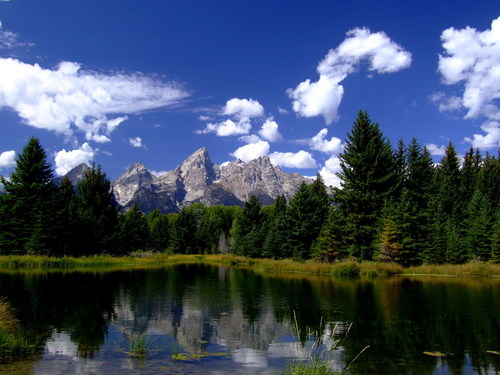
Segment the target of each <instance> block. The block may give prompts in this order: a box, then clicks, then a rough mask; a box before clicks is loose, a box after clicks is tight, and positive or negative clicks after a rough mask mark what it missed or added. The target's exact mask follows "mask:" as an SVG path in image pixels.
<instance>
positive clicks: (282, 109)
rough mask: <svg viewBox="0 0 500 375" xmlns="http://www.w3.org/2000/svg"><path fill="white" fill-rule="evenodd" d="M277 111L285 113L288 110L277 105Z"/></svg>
mask: <svg viewBox="0 0 500 375" xmlns="http://www.w3.org/2000/svg"><path fill="white" fill-rule="evenodd" d="M278 112H279V113H281V114H282V115H286V114H287V113H288V111H287V110H286V109H285V108H281V107H278Z"/></svg>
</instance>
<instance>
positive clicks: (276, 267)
mask: <svg viewBox="0 0 500 375" xmlns="http://www.w3.org/2000/svg"><path fill="white" fill-rule="evenodd" d="M190 263H204V264H215V265H226V266H230V267H236V268H245V269H251V270H255V271H262V272H266V273H275V274H280V273H283V274H290V273H296V274H311V275H317V276H341V277H359V276H367V277H390V276H397V275H399V276H440V277H458V276H460V277H462V276H466V277H489V278H492V277H494V278H496V277H500V264H493V263H486V262H478V261H475V262H470V263H466V264H460V265H452V264H443V265H435V264H428V265H421V266H415V267H409V268H403V267H402V266H401V265H398V264H395V263H381V262H355V261H349V260H346V261H342V262H335V263H320V262H315V261H305V262H298V261H294V260H290V259H283V260H272V259H264V258H247V257H243V256H237V255H232V254H213V255H201V254H190V255H165V254H154V253H137V254H134V255H133V256H125V257H114V256H86V257H61V258H56V257H49V256H38V255H19V256H17V255H7V256H0V271H9V270H20V269H22V270H36V271H42V270H43V271H45V270H46V271H53V270H62V271H80V270H82V271H85V270H92V271H95V270H101V271H111V270H127V269H149V268H159V267H164V266H168V265H174V264H190Z"/></svg>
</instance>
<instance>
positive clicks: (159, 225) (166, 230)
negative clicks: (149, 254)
mask: <svg viewBox="0 0 500 375" xmlns="http://www.w3.org/2000/svg"><path fill="white" fill-rule="evenodd" d="M147 219H148V226H149V236H148V247H149V248H150V249H152V250H153V251H163V250H166V249H167V247H168V243H169V239H170V224H169V220H168V217H167V215H163V214H162V213H161V212H160V210H158V209H156V210H153V211H151V212H150V214H149V215H148V218H147Z"/></svg>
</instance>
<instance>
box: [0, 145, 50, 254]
mask: <svg viewBox="0 0 500 375" xmlns="http://www.w3.org/2000/svg"><path fill="white" fill-rule="evenodd" d="M52 179H53V175H52V171H51V167H50V165H49V164H48V162H47V157H46V154H45V150H44V149H43V148H42V146H41V144H40V142H39V140H38V139H37V138H31V139H30V140H29V141H28V143H27V144H26V146H25V147H24V149H23V151H22V152H21V153H20V154H19V156H18V157H17V159H16V166H15V170H14V172H13V173H12V174H11V176H10V179H5V178H3V177H2V178H1V183H2V184H3V185H4V188H5V191H6V192H7V194H6V195H4V196H3V197H2V200H1V208H0V214H1V218H0V222H1V224H0V226H1V227H0V252H1V253H3V254H11V253H18V254H24V253H28V252H34V253H39V252H44V253H45V252H48V250H49V249H50V248H51V247H52V241H53V234H54V231H55V228H54V227H53V224H54V223H53V220H51V215H52V207H51V205H52V204H53V202H54V195H55V192H56V188H55V186H54V184H53V182H52Z"/></svg>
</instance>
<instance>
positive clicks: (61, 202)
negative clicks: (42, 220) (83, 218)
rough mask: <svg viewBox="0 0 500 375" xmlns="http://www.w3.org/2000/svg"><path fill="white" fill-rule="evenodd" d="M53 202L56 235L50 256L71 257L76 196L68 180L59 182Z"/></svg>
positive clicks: (64, 179) (74, 230) (74, 229)
mask: <svg viewBox="0 0 500 375" xmlns="http://www.w3.org/2000/svg"><path fill="white" fill-rule="evenodd" d="M55 197H56V199H55V202H54V220H55V222H56V223H57V235H56V236H55V237H54V238H55V241H54V246H53V247H52V249H51V254H52V255H55V256H64V255H71V254H72V251H73V249H74V248H75V247H76V244H75V233H76V228H75V225H76V221H77V220H76V194H75V189H74V186H73V185H72V184H71V182H70V181H69V179H68V178H66V177H64V178H63V179H62V181H61V185H60V186H59V188H58V190H57V193H56V195H55Z"/></svg>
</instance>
